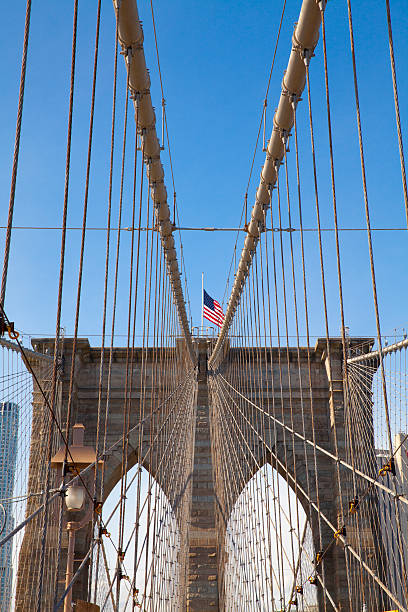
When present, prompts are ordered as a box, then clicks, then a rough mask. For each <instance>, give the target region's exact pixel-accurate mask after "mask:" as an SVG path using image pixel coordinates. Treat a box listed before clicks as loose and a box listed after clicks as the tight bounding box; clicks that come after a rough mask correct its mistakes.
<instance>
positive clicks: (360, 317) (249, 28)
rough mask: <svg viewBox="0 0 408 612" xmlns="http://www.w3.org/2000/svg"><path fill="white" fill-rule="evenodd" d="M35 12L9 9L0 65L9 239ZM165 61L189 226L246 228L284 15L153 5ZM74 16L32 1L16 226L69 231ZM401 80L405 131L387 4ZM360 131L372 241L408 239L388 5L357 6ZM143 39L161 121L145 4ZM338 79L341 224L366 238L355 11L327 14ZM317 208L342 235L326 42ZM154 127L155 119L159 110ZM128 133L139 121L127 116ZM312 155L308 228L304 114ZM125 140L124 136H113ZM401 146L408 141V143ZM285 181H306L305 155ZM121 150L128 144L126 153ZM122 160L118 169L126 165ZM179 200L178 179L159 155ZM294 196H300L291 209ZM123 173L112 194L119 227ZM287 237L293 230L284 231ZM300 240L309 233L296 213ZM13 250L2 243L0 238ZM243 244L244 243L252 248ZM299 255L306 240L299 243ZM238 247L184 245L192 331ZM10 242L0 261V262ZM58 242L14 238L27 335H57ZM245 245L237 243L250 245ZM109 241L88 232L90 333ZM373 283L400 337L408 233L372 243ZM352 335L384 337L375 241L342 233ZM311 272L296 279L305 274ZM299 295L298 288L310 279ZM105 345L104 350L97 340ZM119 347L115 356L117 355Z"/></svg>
mask: <svg viewBox="0 0 408 612" xmlns="http://www.w3.org/2000/svg"><path fill="white" fill-rule="evenodd" d="M24 4H25V3H24V2H15V3H9V5H8V6H7V10H6V11H4V12H3V23H2V37H1V40H0V62H1V74H2V85H3V91H2V97H1V111H2V112H1V113H0V122H1V125H0V131H1V134H2V138H1V141H0V189H1V193H2V202H3V204H2V207H1V216H0V224H1V225H5V223H6V219H7V207H8V198H9V188H10V175H11V162H12V153H13V145H14V132H15V119H16V109H17V97H18V84H19V73H20V61H21V50H22V40H23V27H24V12H25V6H24ZM300 5H301V2H300V1H299V0H288V2H287V7H286V12H285V18H284V23H283V28H282V33H281V38H280V43H279V48H278V53H277V60H276V64H275V69H274V73H273V77H272V82H271V87H270V93H269V100H268V114H267V126H268V127H267V132H268V133H270V130H271V126H272V116H273V110H274V108H275V107H276V105H277V101H278V99H279V95H280V86H281V80H282V74H283V70H284V69H285V67H286V65H287V60H288V56H289V52H290V46H291V35H292V31H293V24H294V22H295V21H296V19H297V16H298V14H299V9H300ZM154 7H155V14H156V23H157V31H158V41H159V49H160V58H161V64H162V71H163V76H164V86H165V97H166V107H167V117H168V124H169V132H170V138H171V146H172V152H173V162H174V171H175V181H176V191H177V199H178V204H179V210H180V217H181V224H182V225H184V226H213V225H217V226H225V227H236V226H238V224H239V219H240V213H241V207H242V203H243V197H244V193H245V187H246V182H247V179H248V174H249V167H250V160H251V157H252V152H253V147H254V144H255V138H256V133H257V127H258V122H259V118H260V113H261V108H262V100H263V98H264V94H265V88H266V81H267V76H268V73H269V68H270V64H271V60H272V54H273V48H274V44H275V39H276V33H277V27H278V23H279V17H280V12H281V8H282V2H281V1H276V2H266V1H265V0H262V1H261V0H252V1H249V0H247V1H242V0H241V1H226V0H224V1H221V0H219V1H218V2H216V1H215V0H212V1H208V2H206V3H203V2H198V1H194V2H185V1H182V0H178V1H177V0H176V1H174V2H166V1H165V0H155V2H154ZM72 8H73V2H68V0H66V1H65V2H58V3H55V2H50V1H49V0H44V1H43V2H41V3H38V2H34V3H33V8H32V25H31V34H30V45H29V60H28V68H27V88H26V97H25V104H24V114H23V129H22V139H21V156H20V165H19V173H18V184H17V193H16V203H15V217H14V223H15V224H16V225H44V226H60V224H61V210H62V202H63V189H64V168H65V147H66V121H67V111H68V91H69V89H68V88H69V66H70V53H71V32H72ZM391 8H392V14H393V27H394V36H395V47H396V57H397V70H398V79H399V92H400V108H401V113H402V125H403V130H404V131H405V133H406V132H407V129H406V128H407V127H408V126H407V118H408V91H407V87H406V83H407V77H408V59H407V58H408V39H407V37H406V31H407V28H408V15H407V11H406V4H405V2H404V1H403V0H391ZM353 9H354V22H355V34H356V45H357V61H358V69H359V79H360V81H359V84H360V94H361V107H362V119H363V131H364V139H365V149H366V163H367V178H368V191H369V202H370V209H371V214H372V225H373V227H404V224H405V216H404V206H403V197H402V188H401V175H400V167H399V157H398V148H397V140H396V131H395V116H394V103H393V97H392V83H391V77H390V67H389V55H388V39H387V30H386V13H385V2H383V0H381V1H376V2H372V1H371V2H369V1H368V0H363V1H361V2H358V3H357V2H356V1H354V2H353ZM139 10H140V15H141V19H142V20H143V25H144V30H145V53H146V57H147V64H148V67H149V69H150V73H151V78H152V97H153V103H154V104H155V106H156V108H158V109H159V108H160V99H161V95H160V90H159V83H158V73H157V64H156V58H155V50H154V40H153V34H152V21H151V15H150V3H149V2H147V0H143V1H140V2H139ZM95 19H96V2H95V1H93V0H92V1H91V0H80V12H79V31H78V63H77V81H76V88H75V112H74V126H73V149H72V166H71V188H70V199H69V225H75V226H78V225H80V223H81V215H82V204H83V192H84V174H85V162H86V150H87V131H88V121H89V107H90V91H91V74H92V57H93V44H94V42H93V41H94V33H95ZM326 22H327V36H328V52H329V73H330V87H331V98H332V112H333V129H334V149H335V163H336V182H337V195H338V209H339V221H340V226H342V227H364V223H365V222H364V210H363V198H362V189H361V172H360V162H359V153H358V140H357V133H356V122H355V106H354V95H353V89H352V85H353V84H352V71H351V61H350V44H349V34H348V25H347V12H346V2H345V0H331V1H330V2H329V3H328V6H327V10H326ZM114 31H115V26H114V12H113V7H112V4H111V2H109V1H108V0H104V1H103V10H102V25H101V43H100V57H99V72H98V84H97V100H96V111H95V137H94V149H93V163H92V170H91V192H90V201H89V225H90V226H105V225H106V202H107V193H108V190H107V188H108V160H109V140H110V120H111V100H112V68H113V45H114ZM119 67H120V73H119V91H120V95H119V97H118V100H119V102H118V104H119V109H120V110H119V113H118V119H119V121H120V119H121V113H122V110H123V92H124V88H125V80H124V66H123V61H122V58H120V63H119ZM311 76H312V96H313V103H314V116H315V130H316V147H317V163H318V176H319V194H320V200H321V214H322V225H323V227H333V216H332V201H331V191H330V177H329V159H328V143H327V129H326V115H325V97H324V90H323V79H322V76H323V72H322V48H321V43H320V42H319V45H318V47H317V50H316V57H315V58H314V59H313V61H312V67H311ZM157 114H158V117H160V111H159V110H158V113H157ZM131 120H132V117H131ZM298 123H299V130H300V132H301V136H300V146H301V151H302V158H301V164H302V168H301V171H302V183H303V205H304V215H305V221H304V222H305V226H306V227H312V228H315V227H316V215H315V208H314V199H313V184H312V174H311V154H310V136H309V131H308V123H307V104H306V100H305V99H304V100H303V101H302V102H301V103H300V107H299V114H298ZM118 134H119V132H118ZM405 142H406V139H405ZM291 149H292V150H291V152H290V154H289V158H290V173H291V176H292V179H295V167H294V164H293V162H294V145H292V147H291ZM117 151H119V146H118V148H117ZM263 160H264V154H263V153H262V151H260V150H259V151H258V154H257V157H256V162H255V168H254V173H253V180H252V183H251V187H250V189H249V198H248V199H249V203H250V206H252V203H253V201H254V194H255V190H256V187H257V184H258V179H259V172H260V168H261V166H262V164H263ZM118 163H119V157H117V158H116V167H118ZM164 164H165V168H166V177H167V180H166V182H167V186H168V192H169V194H170V196H171V195H172V194H171V189H170V175H169V170H168V159H167V152H165V155H164ZM295 189H296V187H295V182H292V187H291V190H292V198H293V202H294V208H295V205H296V192H295ZM118 193H119V183H118V175H117V174H116V175H115V184H114V202H115V205H114V210H115V213H114V216H115V215H117V212H116V211H117V200H118ZM130 205H131V188H130V182H129V181H128V182H127V183H126V184H125V204H124V206H125V214H124V221H123V225H125V226H127V225H129V224H130ZM283 223H284V225H287V222H286V220H284V221H283ZM293 226H294V227H298V221H297V217H296V215H295V216H294V219H293ZM0 233H1V237H2V239H3V237H4V230H0ZM79 238H80V233H79V232H75V233H74V232H71V233H70V234H69V243H68V258H67V266H66V278H65V290H64V308H63V324H64V325H65V326H66V327H67V333H72V331H73V316H74V304H75V287H76V277H77V266H78V254H79ZM242 239H243V238H242V237H241V239H240V240H241V242H242ZM284 239H285V241H286V242H287V241H288V235H287V234H285V235H284ZM294 240H295V245H296V248H298V246H299V235H298V234H295V235H294ZM234 241H235V234H229V233H222V234H221V233H219V234H209V233H198V232H185V233H184V234H183V243H184V249H185V258H186V261H187V272H188V274H187V276H188V285H189V292H190V296H191V307H192V313H193V321H194V323H195V324H198V323H199V321H200V306H201V272H202V271H204V272H205V275H206V283H205V285H206V289H207V291H208V292H209V293H210V294H211V295H212V296H214V297H216V298H218V299H219V300H221V299H222V296H223V294H224V289H225V283H226V279H227V273H228V268H229V264H230V260H231V256H232V250H233V244H234ZM2 244H3V243H2V242H1V243H0V248H2ZM59 244H60V234H59V232H56V231H22V230H16V231H15V232H14V234H13V243H12V252H11V262H10V270H9V282H8V292H7V299H6V306H7V312H8V314H9V316H10V317H11V318H12V319H13V320H15V322H16V326H17V328H18V329H21V330H23V331H24V332H26V333H31V334H38V333H39V334H41V333H47V334H52V333H53V330H54V328H55V309H56V292H57V271H58V266H59ZM240 244H241V243H240ZM306 246H307V253H308V254H307V267H308V274H309V286H310V290H309V295H310V307H311V332H312V334H316V335H317V334H323V333H324V325H323V318H322V308H321V284H320V270H319V262H318V251H317V236H316V234H315V233H311V234H308V235H307V237H306ZM104 248H105V234H104V233H103V232H94V233H89V237H88V239H87V250H86V260H85V277H84V278H85V280H84V291H83V307H82V309H81V317H80V333H81V334H83V335H91V334H99V333H100V325H101V324H100V319H101V317H100V315H99V313H100V310H101V304H102V290H103V261H104ZM324 248H325V258H326V275H327V285H328V298H329V319H330V326H331V332H332V334H334V335H337V334H338V331H339V313H338V306H337V304H338V292H337V276H336V268H335V252H334V239H333V235H332V234H330V235H326V234H325V235H324ZM128 249H129V236H128V235H125V236H124V239H123V251H122V252H123V259H122V260H121V270H122V276H121V288H123V291H122V292H121V294H120V302H119V310H118V312H119V319H118V332H119V333H125V331H126V301H127V300H126V284H127V274H126V267H127V266H126V254H127V253H128ZM374 251H375V262H376V271H377V281H378V288H379V293H380V313H381V319H382V325H383V332H384V333H387V334H390V333H392V331H393V329H394V328H395V327H396V328H399V329H401V328H402V327H404V326H405V325H406V323H407V319H406V301H407V297H408V296H407V289H406V262H407V256H408V250H407V238H406V234H405V233H404V232H399V233H397V232H393V233H390V232H377V233H375V234H374ZM341 252H342V264H343V277H344V279H343V280H344V292H345V309H346V322H347V323H348V324H349V325H350V328H351V333H352V334H353V335H360V334H361V335H369V334H372V333H374V331H375V326H374V318H373V309H372V291H371V281H370V276H369V264H368V251H367V239H366V235H365V233H364V232H352V233H342V235H341ZM299 271H300V268H299ZM299 281H300V277H299ZM95 343H97V340H96V339H95ZM118 343H119V342H118Z"/></svg>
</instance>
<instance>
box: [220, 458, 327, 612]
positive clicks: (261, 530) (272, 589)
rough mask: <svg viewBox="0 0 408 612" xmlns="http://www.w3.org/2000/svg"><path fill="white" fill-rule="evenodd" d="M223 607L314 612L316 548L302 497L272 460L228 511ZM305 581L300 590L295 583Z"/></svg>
mask: <svg viewBox="0 0 408 612" xmlns="http://www.w3.org/2000/svg"><path fill="white" fill-rule="evenodd" d="M224 554H225V564H224V576H223V598H224V604H223V609H224V610H232V609H233V610H236V611H237V612H241V611H242V612H244V611H245V612H246V611H248V612H249V611H250V610H262V611H265V612H266V611H268V612H270V611H271V610H272V611H273V612H278V611H282V610H287V609H290V606H289V607H288V604H289V602H290V601H291V600H292V601H294V600H295V599H297V609H298V610H304V611H306V610H307V611H310V612H311V611H316V610H317V609H318V608H317V603H318V602H317V590H316V587H315V586H313V585H312V584H311V583H310V582H309V581H308V578H309V576H310V575H311V574H312V572H313V560H314V557H315V550H314V545H313V537H312V529H311V526H310V523H309V521H308V519H307V516H306V513H305V511H304V509H303V507H302V504H301V502H300V500H299V499H298V498H297V497H296V495H295V492H294V491H293V489H292V488H291V487H290V486H289V485H288V483H287V481H286V480H285V479H284V478H283V477H282V476H281V475H280V474H278V472H277V471H276V469H275V468H273V467H272V466H271V465H270V464H265V465H264V466H263V467H261V468H260V469H259V470H258V471H257V472H256V473H255V474H254V475H253V476H252V478H251V480H250V481H249V482H248V483H247V484H246V486H245V488H244V489H243V491H242V492H241V494H240V496H239V497H238V499H237V501H236V503H235V505H234V507H233V510H232V512H231V514H230V517H229V520H228V523H227V527H226V532H225V540H224ZM297 585H299V586H300V585H303V593H300V594H297V593H296V586H297Z"/></svg>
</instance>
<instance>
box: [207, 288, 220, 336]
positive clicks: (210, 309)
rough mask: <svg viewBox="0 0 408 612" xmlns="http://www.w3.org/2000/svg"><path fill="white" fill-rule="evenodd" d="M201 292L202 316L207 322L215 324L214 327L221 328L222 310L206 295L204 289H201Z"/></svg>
mask: <svg viewBox="0 0 408 612" xmlns="http://www.w3.org/2000/svg"><path fill="white" fill-rule="evenodd" d="M203 291H204V295H203V316H204V317H205V318H206V319H208V321H211V323H215V325H218V327H221V325H222V324H223V322H224V313H223V312H222V308H221V306H220V304H219V302H217V300H214V299H213V298H212V297H210V296H209V295H208V293H207V292H206V291H205V289H203Z"/></svg>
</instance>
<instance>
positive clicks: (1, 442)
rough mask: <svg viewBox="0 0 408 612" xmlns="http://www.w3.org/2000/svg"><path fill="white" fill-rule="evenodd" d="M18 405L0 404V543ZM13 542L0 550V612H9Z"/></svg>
mask: <svg viewBox="0 0 408 612" xmlns="http://www.w3.org/2000/svg"><path fill="white" fill-rule="evenodd" d="M18 413H19V408H18V405H17V404H15V403H14V402H2V403H0V504H1V506H0V530H1V535H0V539H2V538H3V537H4V536H5V535H7V533H10V531H12V529H13V528H14V519H13V516H12V507H13V506H12V504H10V503H7V500H8V499H9V498H10V497H12V496H13V489H14V480H15V473H16V460H17V434H18ZM12 552H13V541H12V539H11V540H9V542H7V543H6V544H5V545H4V546H2V547H1V548H0V611H1V612H9V610H10V601H11V595H12V593H11V589H12V582H13V560H12Z"/></svg>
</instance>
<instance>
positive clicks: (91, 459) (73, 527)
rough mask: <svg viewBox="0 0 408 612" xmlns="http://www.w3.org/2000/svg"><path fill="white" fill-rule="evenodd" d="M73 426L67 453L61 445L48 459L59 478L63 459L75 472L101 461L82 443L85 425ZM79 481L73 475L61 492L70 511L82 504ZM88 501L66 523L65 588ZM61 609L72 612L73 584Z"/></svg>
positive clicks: (88, 514)
mask: <svg viewBox="0 0 408 612" xmlns="http://www.w3.org/2000/svg"><path fill="white" fill-rule="evenodd" d="M72 429H73V431H72V445H71V446H69V447H68V450H69V452H68V453H67V452H66V447H65V446H62V447H61V448H60V449H59V451H58V452H57V453H56V455H54V457H53V458H52V459H51V467H53V468H55V469H57V470H58V472H59V473H60V475H61V477H62V478H63V474H62V470H63V466H64V463H65V458H66V468H67V470H68V471H70V472H72V473H74V474H78V473H79V472H80V471H82V470H83V469H85V468H87V467H88V466H90V465H92V464H94V465H95V467H98V465H99V464H101V463H103V461H98V462H97V461H96V452H95V450H94V449H93V448H92V447H91V446H84V433H85V427H84V426H83V425H82V424H80V423H76V424H75V425H74V426H73V428H72ZM94 469H95V468H94ZM78 480H79V479H78V478H76V479H75V480H74V481H73V482H72V484H70V485H69V486H68V487H67V488H66V490H65V492H64V502H65V506H66V509H67V511H68V512H70V513H71V512H73V513H75V512H79V511H81V510H82V509H83V508H84V506H85V494H86V491H85V489H84V487H83V485H82V484H78ZM91 502H92V500H90V499H88V509H87V511H86V513H85V514H84V516H83V517H82V518H81V520H79V521H67V523H66V526H65V527H66V530H67V532H68V550H67V567H66V572H65V590H67V589H68V588H69V586H70V584H71V581H72V578H73V575H74V554H75V534H76V532H77V531H78V530H79V529H82V528H83V527H85V525H87V524H88V523H89V521H90V520H91V518H92V511H93V503H91ZM64 612H72V587H71V588H70V589H69V591H68V593H67V594H66V596H65V600H64Z"/></svg>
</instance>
